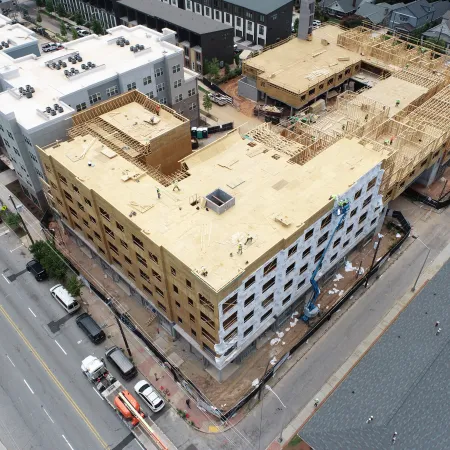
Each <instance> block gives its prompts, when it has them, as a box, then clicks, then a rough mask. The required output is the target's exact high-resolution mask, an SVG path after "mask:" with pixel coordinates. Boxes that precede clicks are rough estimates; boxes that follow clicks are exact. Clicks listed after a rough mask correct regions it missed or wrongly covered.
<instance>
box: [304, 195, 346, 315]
mask: <svg viewBox="0 0 450 450" xmlns="http://www.w3.org/2000/svg"><path fill="white" fill-rule="evenodd" d="M331 198H334V199H335V200H336V203H337V206H336V207H335V208H334V211H333V213H334V214H336V215H337V216H339V217H340V219H339V221H338V223H337V225H336V227H335V228H334V230H333V232H332V233H331V236H330V239H329V240H328V243H327V246H326V247H325V249H324V251H323V253H322V256H321V257H320V259H319V262H318V263H317V266H316V268H315V269H314V272H313V273H312V275H311V278H310V279H309V281H310V283H311V286H312V288H313V294H312V296H311V298H310V300H309V301H308V302H307V303H306V304H305V307H304V308H303V316H302V317H301V319H302V320H303V321H304V322H308V320H309V319H311V318H313V317H316V316H317V314H319V312H320V311H319V307H318V306H317V305H316V301H317V298H318V297H319V294H320V289H319V285H318V283H317V281H316V276H317V274H318V273H319V271H320V269H321V268H322V264H323V260H324V259H325V255H326V254H327V252H328V250H329V248H330V245H331V243H332V242H333V238H334V236H335V234H336V232H337V230H338V229H339V227H340V226H341V225H342V223H343V222H344V220H345V217H346V216H347V212H348V210H349V208H350V203H349V201H348V200H347V199H345V200H341V199H340V198H339V197H338V196H332V197H331Z"/></svg>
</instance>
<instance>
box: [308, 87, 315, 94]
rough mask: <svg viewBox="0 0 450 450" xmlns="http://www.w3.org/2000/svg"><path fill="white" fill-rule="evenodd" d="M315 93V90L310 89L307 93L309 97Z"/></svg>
mask: <svg viewBox="0 0 450 450" xmlns="http://www.w3.org/2000/svg"><path fill="white" fill-rule="evenodd" d="M315 92H316V89H315V88H314V89H310V91H309V92H308V94H309V95H313V94H314V93H315Z"/></svg>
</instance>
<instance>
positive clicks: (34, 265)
mask: <svg viewBox="0 0 450 450" xmlns="http://www.w3.org/2000/svg"><path fill="white" fill-rule="evenodd" d="M26 267H27V270H28V272H31V273H32V274H33V275H34V278H36V280H37V281H43V280H46V279H47V278H48V275H47V272H46V271H45V269H44V268H43V267H42V266H41V265H40V264H39V262H37V261H36V260H35V259H32V260H31V261H30V262H29V263H27V265H26Z"/></svg>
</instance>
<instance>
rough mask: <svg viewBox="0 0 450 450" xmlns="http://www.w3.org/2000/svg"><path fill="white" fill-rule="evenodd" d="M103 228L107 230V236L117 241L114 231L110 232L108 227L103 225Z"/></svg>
mask: <svg viewBox="0 0 450 450" xmlns="http://www.w3.org/2000/svg"><path fill="white" fill-rule="evenodd" d="M103 227H104V228H105V231H106V234H108V235H109V236H111V237H112V238H113V239H115V236H114V233H113V231H112V230H110V229H109V228H108V227H107V226H106V225H103Z"/></svg>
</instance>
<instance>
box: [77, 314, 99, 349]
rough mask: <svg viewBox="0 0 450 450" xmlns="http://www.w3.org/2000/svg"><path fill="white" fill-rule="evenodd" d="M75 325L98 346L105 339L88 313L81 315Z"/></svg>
mask: <svg viewBox="0 0 450 450" xmlns="http://www.w3.org/2000/svg"><path fill="white" fill-rule="evenodd" d="M77 325H78V326H79V327H80V328H81V329H82V330H83V331H84V332H85V333H86V334H87V337H88V338H89V339H90V340H91V342H93V343H94V344H100V342H103V341H104V340H105V339H106V335H105V332H104V331H103V330H102V329H101V328H100V327H99V325H98V324H97V322H96V321H95V320H94V319H93V318H92V317H91V316H90V315H89V314H88V313H83V314H81V315H79V316H78V317H77Z"/></svg>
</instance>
